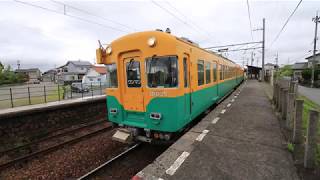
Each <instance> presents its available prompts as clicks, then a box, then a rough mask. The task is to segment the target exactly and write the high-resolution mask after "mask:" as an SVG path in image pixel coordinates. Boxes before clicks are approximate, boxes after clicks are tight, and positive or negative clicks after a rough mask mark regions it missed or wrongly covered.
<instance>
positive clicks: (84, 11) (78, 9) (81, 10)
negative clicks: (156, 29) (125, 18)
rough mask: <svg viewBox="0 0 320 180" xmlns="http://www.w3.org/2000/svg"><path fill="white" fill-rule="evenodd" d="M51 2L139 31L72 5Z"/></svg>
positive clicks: (53, 0)
mask: <svg viewBox="0 0 320 180" xmlns="http://www.w3.org/2000/svg"><path fill="white" fill-rule="evenodd" d="M50 1H52V2H54V3H56V4H60V5H63V6H67V7H70V8H72V9H75V10H77V11H79V12H82V13H85V14H88V15H90V16H93V17H98V18H100V19H103V20H105V21H109V22H112V23H114V24H118V25H120V26H123V27H126V28H127V29H130V30H134V31H137V30H136V29H135V28H132V27H130V26H128V25H125V24H122V23H119V22H117V21H114V20H111V19H108V18H105V17H101V16H98V15H95V14H93V13H91V12H89V11H86V10H83V9H80V8H78V7H75V6H71V5H69V4H65V3H63V2H60V1H55V0H50Z"/></svg>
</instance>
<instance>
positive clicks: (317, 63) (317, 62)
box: [306, 53, 320, 68]
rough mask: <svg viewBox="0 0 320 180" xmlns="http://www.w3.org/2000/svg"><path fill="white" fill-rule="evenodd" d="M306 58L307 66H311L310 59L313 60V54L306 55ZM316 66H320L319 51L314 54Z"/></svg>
mask: <svg viewBox="0 0 320 180" xmlns="http://www.w3.org/2000/svg"><path fill="white" fill-rule="evenodd" d="M306 60H308V68H311V67H312V61H313V60H314V58H313V55H311V56H309V57H306ZM314 64H315V65H316V66H318V67H320V53H317V54H316V55H315V63H314Z"/></svg>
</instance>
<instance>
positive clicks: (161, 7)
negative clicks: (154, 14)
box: [151, 0, 203, 33]
mask: <svg viewBox="0 0 320 180" xmlns="http://www.w3.org/2000/svg"><path fill="white" fill-rule="evenodd" d="M151 2H152V3H153V4H154V5H156V6H158V7H159V8H160V9H162V10H163V11H165V12H167V13H168V14H170V15H171V16H172V17H174V18H176V19H177V20H178V21H180V22H181V23H182V24H184V25H186V26H188V27H191V28H192V29H194V30H196V31H197V32H199V33H203V32H202V31H199V30H198V29H196V28H194V27H193V26H192V25H190V24H189V23H188V22H187V21H185V20H183V19H181V18H180V17H178V16H176V15H175V14H174V13H172V12H171V11H170V10H168V9H166V8H165V7H163V6H161V5H160V4H159V3H157V2H156V1H154V0H151Z"/></svg>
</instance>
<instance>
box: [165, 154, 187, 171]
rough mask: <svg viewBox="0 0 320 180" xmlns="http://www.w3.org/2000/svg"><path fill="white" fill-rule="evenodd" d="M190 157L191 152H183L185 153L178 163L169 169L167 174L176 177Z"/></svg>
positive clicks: (177, 160)
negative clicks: (179, 169) (176, 173)
mask: <svg viewBox="0 0 320 180" xmlns="http://www.w3.org/2000/svg"><path fill="white" fill-rule="evenodd" d="M189 155H190V153H189V152H186V151H183V153H182V154H181V155H180V156H179V157H178V158H177V159H176V161H175V162H174V163H173V164H172V165H171V166H170V167H169V169H167V170H166V173H167V174H169V175H171V176H172V175H174V173H175V172H176V171H177V170H178V168H179V167H180V166H181V164H182V163H183V162H184V160H186V158H187V157H188V156H189Z"/></svg>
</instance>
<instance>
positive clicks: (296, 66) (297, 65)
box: [292, 62, 308, 70]
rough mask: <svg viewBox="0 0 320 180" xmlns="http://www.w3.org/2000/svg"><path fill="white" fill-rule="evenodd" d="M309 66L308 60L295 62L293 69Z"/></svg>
mask: <svg viewBox="0 0 320 180" xmlns="http://www.w3.org/2000/svg"><path fill="white" fill-rule="evenodd" d="M307 67H308V63H307V62H298V63H295V64H293V66H292V69H296V70H297V69H305V68H307Z"/></svg>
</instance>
